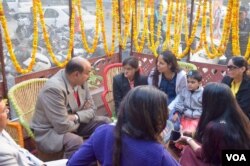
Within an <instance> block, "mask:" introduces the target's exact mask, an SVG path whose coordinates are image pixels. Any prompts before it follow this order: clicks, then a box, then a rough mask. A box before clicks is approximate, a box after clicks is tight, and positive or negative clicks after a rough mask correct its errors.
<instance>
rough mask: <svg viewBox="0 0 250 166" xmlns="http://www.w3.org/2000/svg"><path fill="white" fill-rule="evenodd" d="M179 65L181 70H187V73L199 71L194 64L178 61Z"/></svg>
mask: <svg viewBox="0 0 250 166" xmlns="http://www.w3.org/2000/svg"><path fill="white" fill-rule="evenodd" d="M178 64H179V66H180V68H181V69H183V70H185V71H186V72H188V71H189V70H197V66H195V65H194V64H192V63H188V62H183V61H178Z"/></svg>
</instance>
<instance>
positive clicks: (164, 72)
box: [148, 51, 187, 111]
mask: <svg viewBox="0 0 250 166" xmlns="http://www.w3.org/2000/svg"><path fill="white" fill-rule="evenodd" d="M148 84H149V85H154V86H155V87H158V88H159V89H160V90H162V91H163V92H165V93H166V94H167V95H168V108H169V109H170V111H172V110H173V108H174V105H175V103H176V101H177V98H176V96H177V95H178V94H179V93H180V92H181V91H182V90H183V89H184V88H187V77H186V72H185V71H183V70H180V68H179V65H178V63H177V59H176V57H175V55H174V54H173V53H172V52H171V51H165V52H163V53H162V54H160V55H159V56H158V58H157V60H156V69H155V70H154V71H153V72H151V73H150V75H149V77H148Z"/></svg>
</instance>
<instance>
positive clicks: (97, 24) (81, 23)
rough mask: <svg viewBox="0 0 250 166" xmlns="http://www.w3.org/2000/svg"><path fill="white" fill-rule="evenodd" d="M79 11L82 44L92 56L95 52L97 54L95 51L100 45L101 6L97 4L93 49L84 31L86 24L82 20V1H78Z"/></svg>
mask: <svg viewBox="0 0 250 166" xmlns="http://www.w3.org/2000/svg"><path fill="white" fill-rule="evenodd" d="M77 9H78V13H79V21H80V27H81V36H82V43H83V48H85V49H86V51H87V53H89V54H92V53H93V52H95V49H96V47H97V44H98V37H99V20H100V18H99V17H100V16H99V13H100V4H99V3H96V22H95V36H94V39H93V44H92V48H90V47H89V45H88V41H87V38H86V34H85V30H84V22H83V20H82V10H81V1H80V0H77Z"/></svg>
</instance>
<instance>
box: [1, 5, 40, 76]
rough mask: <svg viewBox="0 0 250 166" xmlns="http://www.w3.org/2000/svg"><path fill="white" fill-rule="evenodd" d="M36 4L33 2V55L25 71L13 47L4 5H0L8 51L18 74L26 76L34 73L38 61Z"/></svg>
mask: <svg viewBox="0 0 250 166" xmlns="http://www.w3.org/2000/svg"><path fill="white" fill-rule="evenodd" d="M34 4H35V0H33V8H32V10H33V27H34V38H33V44H32V53H31V61H30V63H29V65H28V67H27V68H26V69H23V68H22V67H21V65H20V64H19V62H18V61H17V59H16V55H15V53H14V50H13V47H12V42H11V39H10V35H9V33H8V29H9V28H8V26H7V21H6V18H5V16H4V10H3V5H2V3H0V20H1V23H2V27H3V31H4V39H5V42H6V45H7V50H8V52H9V54H10V59H11V61H12V63H13V65H14V67H15V69H16V71H17V72H18V73H21V74H26V73H29V72H30V71H32V69H33V67H34V65H35V63H36V61H35V59H36V52H37V42H38V26H37V7H36V5H34Z"/></svg>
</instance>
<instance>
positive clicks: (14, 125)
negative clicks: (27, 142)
mask: <svg viewBox="0 0 250 166" xmlns="http://www.w3.org/2000/svg"><path fill="white" fill-rule="evenodd" d="M5 129H6V131H7V132H8V133H9V134H10V135H11V136H12V138H13V139H14V140H15V141H16V143H17V144H18V145H20V146H21V147H22V148H23V147H24V140H23V130H22V126H21V125H20V123H19V122H11V121H9V122H8V123H7V127H6V128H5Z"/></svg>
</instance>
